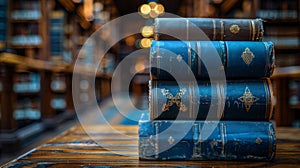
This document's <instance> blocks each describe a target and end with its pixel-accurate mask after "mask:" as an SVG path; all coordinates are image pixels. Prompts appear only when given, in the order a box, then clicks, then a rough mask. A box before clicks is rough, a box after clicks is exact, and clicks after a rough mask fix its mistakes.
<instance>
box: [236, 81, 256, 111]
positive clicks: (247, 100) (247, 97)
mask: <svg viewBox="0 0 300 168" xmlns="http://www.w3.org/2000/svg"><path fill="white" fill-rule="evenodd" d="M238 100H239V101H241V102H243V103H244V105H245V107H246V111H247V112H249V110H250V108H251V106H252V105H253V103H254V102H256V101H258V100H259V98H257V97H255V96H253V95H252V93H251V92H250V89H249V88H248V86H246V88H245V92H244V94H243V96H241V97H239V98H238Z"/></svg>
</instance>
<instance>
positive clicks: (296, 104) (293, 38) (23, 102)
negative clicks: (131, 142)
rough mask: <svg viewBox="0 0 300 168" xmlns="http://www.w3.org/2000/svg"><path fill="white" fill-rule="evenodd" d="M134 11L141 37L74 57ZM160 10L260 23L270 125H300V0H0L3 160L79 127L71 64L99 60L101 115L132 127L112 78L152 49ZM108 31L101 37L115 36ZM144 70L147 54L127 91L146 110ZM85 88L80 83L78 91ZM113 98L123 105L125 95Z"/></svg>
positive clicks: (132, 69) (134, 69) (97, 79)
mask: <svg viewBox="0 0 300 168" xmlns="http://www.w3.org/2000/svg"><path fill="white" fill-rule="evenodd" d="M135 12H138V13H139V14H140V15H141V16H142V17H144V18H145V19H146V20H147V21H146V22H145V24H144V26H142V27H141V29H140V30H141V31H140V33H137V34H134V35H130V36H128V37H126V38H124V39H122V40H120V41H119V42H118V43H117V44H115V45H114V46H113V47H111V48H110V49H109V51H108V52H107V53H106V54H105V56H104V58H103V59H102V60H101V62H99V60H97V59H96V58H94V57H91V55H93V54H89V52H93V48H92V47H91V48H89V50H88V51H85V52H79V51H80V50H81V48H82V46H83V45H84V43H85V42H86V40H87V39H88V38H89V37H90V36H91V35H92V34H93V33H94V32H95V31H96V30H97V29H99V28H100V27H101V26H102V25H104V24H105V23H108V22H109V21H111V20H113V19H116V18H118V17H121V16H124V15H126V14H130V13H135ZM164 13H172V14H176V15H178V16H181V17H206V18H262V19H263V20H264V38H263V40H264V41H272V42H273V43H274V44H275V51H276V68H275V71H274V73H273V75H272V77H271V80H272V83H273V86H274V95H275V100H276V105H275V111H274V115H273V118H272V120H273V121H274V122H275V123H276V126H286V127H297V128H300V0H201V1H199V0H127V1H124V0H26V1H24V0H0V79H1V81H0V95H1V98H0V106H1V108H0V151H1V155H0V161H1V162H5V161H7V160H8V159H10V158H11V157H14V156H18V155H19V154H20V153H24V152H26V151H27V150H29V149H30V148H32V147H35V146H36V145H38V144H41V143H43V142H44V141H46V140H49V138H52V137H53V136H55V135H57V134H59V133H61V132H63V131H65V130H66V129H69V128H70V127H72V126H73V125H75V124H78V121H77V118H76V113H75V109H74V102H73V97H72V76H73V68H74V65H75V62H76V61H81V62H84V63H86V64H87V65H89V63H93V62H99V65H100V66H99V68H98V72H97V74H96V76H95V88H96V90H95V95H96V97H97V102H98V103H99V106H101V107H102V111H103V113H104V115H107V118H109V120H110V121H111V122H112V123H115V124H127V125H136V124H137V122H134V121H128V120H126V119H124V118H122V116H120V114H118V110H117V108H116V107H114V102H112V100H111V85H110V84H111V79H112V74H113V72H114V70H115V68H116V67H117V66H118V64H119V63H120V62H121V61H122V60H123V59H124V58H126V56H127V55H129V54H130V53H132V52H134V51H136V50H138V49H142V48H143V49H149V47H150V44H151V40H153V38H154V37H153V25H152V24H153V20H154V19H155V18H157V17H163V16H164ZM129 24H134V23H129ZM118 29H122V28H118ZM111 31H112V30H108V31H107V34H104V35H103V36H104V37H103V38H104V39H105V38H109V36H112V34H111V33H112V32H111ZM105 36H106V37H105ZM82 53H83V54H82ZM148 65H149V59H148V55H147V54H145V55H141V56H140V57H139V59H135V60H133V61H132V65H131V67H130V70H128V73H134V74H135V76H134V78H133V79H132V80H131V83H130V87H129V91H130V93H131V101H132V102H133V104H134V105H135V106H136V108H139V109H147V108H148V81H149V79H150V77H149V72H148V71H149V70H148V69H144V68H145V67H147V66H148ZM83 68H85V67H83ZM124 73H126V72H124ZM120 82H121V80H120ZM87 85H88V83H87V84H86V83H84V82H83V83H81V84H80V86H81V89H83V90H84V89H86V88H88V87H89V86H87ZM88 96H89V95H82V96H80V97H79V98H80V99H86V98H88ZM118 101H120V102H119V103H120V104H122V97H120V99H118ZM122 106H123V107H124V109H126V110H128V113H130V115H131V116H133V118H138V117H139V115H140V114H139V113H135V111H134V110H132V109H130V108H126V104H124V105H122ZM90 117H91V116H90ZM1 162H0V163H1Z"/></svg>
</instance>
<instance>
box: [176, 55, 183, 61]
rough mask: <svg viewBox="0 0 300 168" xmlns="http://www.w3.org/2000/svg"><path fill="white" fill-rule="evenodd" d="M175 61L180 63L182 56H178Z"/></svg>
mask: <svg viewBox="0 0 300 168" xmlns="http://www.w3.org/2000/svg"><path fill="white" fill-rule="evenodd" d="M176 59H177V60H178V62H181V61H182V56H181V55H180V54H178V55H177V57H176Z"/></svg>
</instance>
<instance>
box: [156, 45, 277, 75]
mask: <svg viewBox="0 0 300 168" xmlns="http://www.w3.org/2000/svg"><path fill="white" fill-rule="evenodd" d="M212 55H215V56H214V57H213V56H212ZM218 57H219V58H220V60H219V61H220V63H219V65H218V60H217V59H216V58H218ZM274 58H275V57H274V45H273V43H272V42H254V41H174V40H171V41H155V40H154V41H152V45H151V49H150V65H151V77H152V79H157V80H161V79H172V76H171V75H170V73H172V72H176V71H177V72H178V73H179V75H177V77H176V79H181V80H187V79H186V78H187V76H186V74H188V73H189V72H188V68H190V70H191V71H192V72H193V74H194V76H195V77H196V79H208V78H209V75H208V70H207V69H208V68H207V66H210V67H213V68H214V69H218V70H219V71H218V72H220V73H222V72H225V75H226V78H228V79H234V78H261V77H269V76H270V75H271V74H272V72H273V69H274ZM209 62H210V63H209ZM184 63H185V64H186V65H187V66H183V64H184ZM178 73H177V74H178ZM210 75H211V76H210V77H212V75H218V74H216V73H215V74H210Z"/></svg>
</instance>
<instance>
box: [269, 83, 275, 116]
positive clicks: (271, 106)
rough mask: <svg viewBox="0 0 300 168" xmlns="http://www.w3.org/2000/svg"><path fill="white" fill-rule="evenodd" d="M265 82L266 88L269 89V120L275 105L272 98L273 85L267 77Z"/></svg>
mask: <svg viewBox="0 0 300 168" xmlns="http://www.w3.org/2000/svg"><path fill="white" fill-rule="evenodd" d="M267 83H268V88H269V90H270V113H269V116H268V118H269V120H270V119H271V117H272V115H273V110H274V107H275V100H274V92H273V87H272V86H273V85H272V82H271V80H270V78H267Z"/></svg>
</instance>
